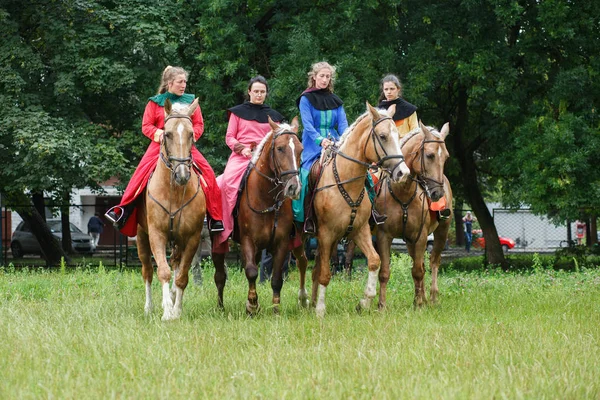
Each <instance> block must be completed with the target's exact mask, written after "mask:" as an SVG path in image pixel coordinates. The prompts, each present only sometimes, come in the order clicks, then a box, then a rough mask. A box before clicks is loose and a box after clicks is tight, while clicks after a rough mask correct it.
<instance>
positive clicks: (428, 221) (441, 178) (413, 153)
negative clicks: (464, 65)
mask: <svg viewBox="0 0 600 400" xmlns="http://www.w3.org/2000/svg"><path fill="white" fill-rule="evenodd" d="M448 132H449V124H448V123H446V124H445V125H444V126H443V127H442V130H441V132H438V131H437V130H435V129H433V128H427V127H425V126H424V125H423V124H420V128H418V129H415V130H413V131H411V132H409V133H408V134H407V135H406V136H405V137H403V138H402V140H401V142H400V144H401V146H402V152H403V154H404V155H405V157H406V158H405V159H406V165H408V168H409V169H410V179H408V180H407V181H405V182H390V181H389V180H388V179H387V178H386V179H383V180H382V181H381V182H380V184H381V186H380V190H379V192H378V195H377V199H376V201H375V207H376V209H377V210H378V211H379V212H380V213H382V214H383V213H385V214H386V215H387V216H388V218H387V219H386V221H385V223H384V224H382V225H379V226H378V228H377V250H378V252H379V256H380V257H381V270H380V271H379V282H380V291H379V308H380V309H382V308H385V303H386V289H387V282H388V280H389V279H390V250H391V244H392V239H393V238H398V237H399V238H403V239H404V241H405V242H406V247H407V249H408V254H409V255H410V257H411V258H412V260H413V267H412V276H413V280H414V283H415V298H414V305H415V307H420V306H422V305H423V304H424V303H425V302H426V298H425V280H424V276H425V261H424V255H425V250H426V247H427V235H429V234H430V233H431V232H433V236H434V244H433V250H432V251H431V257H430V266H431V277H432V279H431V293H430V295H431V301H432V303H435V302H436V301H437V296H438V292H439V290H438V285H437V274H438V268H439V266H440V262H441V254H442V250H443V249H444V246H445V244H446V239H447V237H448V230H449V228H450V222H451V219H450V218H447V219H445V220H444V219H442V220H438V212H433V211H430V209H429V202H428V201H427V198H430V199H431V200H432V201H438V200H439V199H441V198H442V197H444V196H445V197H446V207H447V208H448V209H450V210H452V190H451V188H450V183H449V182H448V179H447V178H446V176H445V175H444V164H445V163H446V160H447V159H448V157H449V155H448V150H447V149H446V144H445V142H444V140H445V138H446V136H447V135H448Z"/></svg>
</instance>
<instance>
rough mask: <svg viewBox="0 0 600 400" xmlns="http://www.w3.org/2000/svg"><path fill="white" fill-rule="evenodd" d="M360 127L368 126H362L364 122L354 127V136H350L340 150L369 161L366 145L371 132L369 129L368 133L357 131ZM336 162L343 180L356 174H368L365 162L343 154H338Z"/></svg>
mask: <svg viewBox="0 0 600 400" xmlns="http://www.w3.org/2000/svg"><path fill="white" fill-rule="evenodd" d="M359 129H364V130H366V128H363V127H362V123H359V124H358V125H357V126H356V127H355V128H354V132H351V135H352V136H349V137H348V138H347V139H346V143H345V144H344V146H343V148H340V151H341V152H342V153H344V154H345V155H347V156H349V157H352V158H354V159H355V160H358V161H360V162H363V163H368V162H369V160H367V158H366V156H365V145H366V143H367V139H368V138H369V136H368V135H369V134H370V133H369V132H368V131H367V134H366V135H365V134H364V133H362V134H359V132H357V130H359ZM364 130H363V132H364ZM336 162H337V170H338V173H339V175H340V178H341V180H344V179H349V178H352V177H355V176H360V175H366V173H367V167H366V166H365V165H364V164H360V163H357V162H355V161H352V160H348V159H346V158H345V157H343V156H339V155H338V156H336Z"/></svg>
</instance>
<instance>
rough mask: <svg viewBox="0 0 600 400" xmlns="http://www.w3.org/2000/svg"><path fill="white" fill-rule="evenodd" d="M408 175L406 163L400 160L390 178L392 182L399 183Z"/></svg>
mask: <svg viewBox="0 0 600 400" xmlns="http://www.w3.org/2000/svg"><path fill="white" fill-rule="evenodd" d="M408 175H410V169H408V167H407V166H406V163H405V162H404V160H402V161H400V162H399V163H398V164H396V165H395V166H394V168H393V169H392V171H391V173H390V178H391V179H392V182H400V181H402V180H404V179H406V177H407V176H408Z"/></svg>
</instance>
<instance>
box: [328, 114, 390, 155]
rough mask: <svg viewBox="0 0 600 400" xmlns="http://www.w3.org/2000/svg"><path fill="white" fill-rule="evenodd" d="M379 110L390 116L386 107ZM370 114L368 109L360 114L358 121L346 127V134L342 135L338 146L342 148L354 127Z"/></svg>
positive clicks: (385, 115)
mask: <svg viewBox="0 0 600 400" xmlns="http://www.w3.org/2000/svg"><path fill="white" fill-rule="evenodd" d="M377 111H378V112H379V114H381V115H382V116H384V117H389V116H390V115H389V113H388V111H387V110H386V109H384V108H381V109H378V110H377ZM369 115H370V113H369V111H366V112H365V113H364V114H362V115H360V116H359V117H358V118H357V119H356V121H354V122H353V123H352V125H350V126H349V127H348V128H346V130H345V131H344V134H343V135H342V137H341V138H340V141H339V145H338V148H340V149H341V148H342V146H343V144H344V142H346V139H348V137H349V136H350V134H351V133H352V132H354V128H356V125H358V124H359V123H360V122H361V121H362V120H363V119H365V118H366V117H368V116H369Z"/></svg>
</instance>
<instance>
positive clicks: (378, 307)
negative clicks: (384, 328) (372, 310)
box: [377, 303, 387, 311]
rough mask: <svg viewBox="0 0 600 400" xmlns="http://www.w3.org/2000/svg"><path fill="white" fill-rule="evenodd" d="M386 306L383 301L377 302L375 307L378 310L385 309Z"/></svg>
mask: <svg viewBox="0 0 600 400" xmlns="http://www.w3.org/2000/svg"><path fill="white" fill-rule="evenodd" d="M386 308H387V306H386V305H385V303H379V304H377V309H378V310H379V311H385V309H386Z"/></svg>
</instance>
